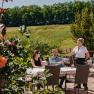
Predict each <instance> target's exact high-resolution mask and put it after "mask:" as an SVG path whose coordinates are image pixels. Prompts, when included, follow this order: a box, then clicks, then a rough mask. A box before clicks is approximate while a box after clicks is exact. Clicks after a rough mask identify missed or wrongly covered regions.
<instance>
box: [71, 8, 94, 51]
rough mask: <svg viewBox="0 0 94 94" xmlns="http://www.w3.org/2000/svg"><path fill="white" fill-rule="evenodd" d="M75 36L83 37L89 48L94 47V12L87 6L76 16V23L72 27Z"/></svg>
mask: <svg viewBox="0 0 94 94" xmlns="http://www.w3.org/2000/svg"><path fill="white" fill-rule="evenodd" d="M71 32H72V34H73V36H74V38H79V37H83V38H84V39H85V45H86V46H87V47H88V49H89V50H93V49H94V45H93V43H94V14H93V12H92V10H90V9H89V8H85V9H83V10H82V12H81V13H79V12H78V13H77V14H76V16H75V24H73V25H72V27H71Z"/></svg>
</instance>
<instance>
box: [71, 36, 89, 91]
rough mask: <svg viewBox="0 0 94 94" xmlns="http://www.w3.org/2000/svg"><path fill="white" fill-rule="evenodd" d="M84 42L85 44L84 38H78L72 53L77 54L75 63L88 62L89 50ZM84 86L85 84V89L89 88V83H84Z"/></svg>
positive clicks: (83, 63)
mask: <svg viewBox="0 0 94 94" xmlns="http://www.w3.org/2000/svg"><path fill="white" fill-rule="evenodd" d="M83 44H84V39H83V38H78V40H77V46H76V47H75V48H74V49H73V51H72V53H73V54H75V58H76V62H75V63H76V64H79V65H85V64H86V63H85V61H86V60H88V59H89V58H90V55H89V52H88V50H87V48H86V47H85V46H84V45H83ZM83 86H84V90H87V89H88V87H87V83H84V84H83ZM78 87H79V88H80V87H81V84H78V85H77V86H76V88H78Z"/></svg>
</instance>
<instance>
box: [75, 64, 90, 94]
mask: <svg viewBox="0 0 94 94" xmlns="http://www.w3.org/2000/svg"><path fill="white" fill-rule="evenodd" d="M76 67H77V69H76V75H75V83H76V84H83V83H87V82H88V75H89V65H77V66H76ZM78 91H79V88H78ZM87 94H88V89H87Z"/></svg>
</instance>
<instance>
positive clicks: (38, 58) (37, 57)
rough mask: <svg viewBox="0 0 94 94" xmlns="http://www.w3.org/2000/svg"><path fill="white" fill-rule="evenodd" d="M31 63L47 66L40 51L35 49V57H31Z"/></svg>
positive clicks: (36, 65) (37, 65) (34, 65)
mask: <svg viewBox="0 0 94 94" xmlns="http://www.w3.org/2000/svg"><path fill="white" fill-rule="evenodd" d="M31 63H32V66H33V67H42V66H45V65H46V64H45V63H46V62H44V61H42V58H41V55H40V51H38V50H35V51H34V53H33V58H32V59H31Z"/></svg>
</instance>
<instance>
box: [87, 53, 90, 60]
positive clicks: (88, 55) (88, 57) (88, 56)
mask: <svg viewBox="0 0 94 94" xmlns="http://www.w3.org/2000/svg"><path fill="white" fill-rule="evenodd" d="M89 59H90V54H89V52H87V53H86V60H89Z"/></svg>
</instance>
